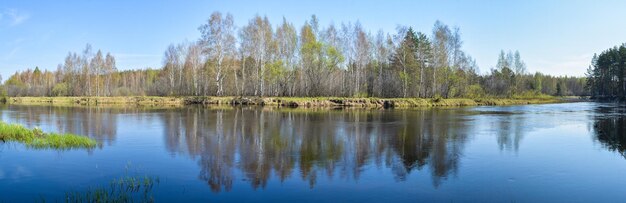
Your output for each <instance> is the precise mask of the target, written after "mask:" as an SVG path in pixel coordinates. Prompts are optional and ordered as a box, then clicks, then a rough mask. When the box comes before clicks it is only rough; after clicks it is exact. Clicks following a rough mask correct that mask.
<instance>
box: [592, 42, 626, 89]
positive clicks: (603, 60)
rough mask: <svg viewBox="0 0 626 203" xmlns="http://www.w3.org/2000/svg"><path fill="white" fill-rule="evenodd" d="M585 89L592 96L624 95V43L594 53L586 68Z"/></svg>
mask: <svg viewBox="0 0 626 203" xmlns="http://www.w3.org/2000/svg"><path fill="white" fill-rule="evenodd" d="M587 91H588V92H589V93H590V95H591V96H592V97H593V98H598V99H623V98H625V96H626V44H622V45H620V46H616V47H613V48H610V49H608V50H605V51H603V52H602V53H600V55H598V54H595V55H594V56H593V59H592V60H591V65H590V66H589V68H588V69H587Z"/></svg>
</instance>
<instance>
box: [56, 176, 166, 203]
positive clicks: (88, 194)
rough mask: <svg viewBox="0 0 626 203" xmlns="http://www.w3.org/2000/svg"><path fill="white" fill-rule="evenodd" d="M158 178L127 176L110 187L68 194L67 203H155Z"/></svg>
mask: <svg viewBox="0 0 626 203" xmlns="http://www.w3.org/2000/svg"><path fill="white" fill-rule="evenodd" d="M159 183H160V179H159V178H158V177H150V176H143V177H140V176H137V177H133V176H127V177H122V178H119V179H114V180H113V181H111V182H110V183H109V187H105V186H98V187H94V188H89V189H88V190H87V191H83V192H68V193H66V194H65V200H66V202H154V197H153V194H152V190H153V189H154V186H155V185H158V184H159Z"/></svg>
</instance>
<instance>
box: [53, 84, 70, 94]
mask: <svg viewBox="0 0 626 203" xmlns="http://www.w3.org/2000/svg"><path fill="white" fill-rule="evenodd" d="M52 95H54V96H57V97H64V96H68V95H69V91H68V88H67V83H64V82H62V83H59V84H56V85H54V87H53V88H52Z"/></svg>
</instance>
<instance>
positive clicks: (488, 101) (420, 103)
mask: <svg viewBox="0 0 626 203" xmlns="http://www.w3.org/2000/svg"><path fill="white" fill-rule="evenodd" d="M6 101H7V102H6V103H8V104H50V105H80V106H105V105H134V106H187V105H231V106H270V107H289V108H311V107H329V108H336V107H362V108H414V107H415V108H419V107H462V106H504V105H526V104H550V103H569V102H580V101H588V100H587V99H583V98H574V97H538V98H474V99H472V98H452V99H443V98H357V97H354V98H353V97H234V96H224V97H212V96H182V97H159V96H129V97H8V98H7V99H6Z"/></svg>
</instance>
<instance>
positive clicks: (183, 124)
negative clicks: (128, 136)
mask: <svg viewBox="0 0 626 203" xmlns="http://www.w3.org/2000/svg"><path fill="white" fill-rule="evenodd" d="M4 108H5V109H8V110H4V111H1V112H2V115H1V116H2V118H3V119H7V120H8V121H11V122H19V123H23V124H25V125H27V126H28V127H35V126H41V125H44V126H43V127H44V128H45V127H46V126H45V125H48V126H47V127H48V129H50V130H55V131H61V132H72V133H76V134H85V135H89V136H91V137H94V138H96V139H98V140H100V141H102V142H104V143H108V145H113V144H114V143H115V140H116V139H117V136H119V135H117V133H118V128H122V129H124V131H127V130H129V129H134V128H137V127H138V126H139V127H143V126H153V127H155V128H156V129H157V130H161V128H162V129H163V135H162V136H163V138H162V139H163V141H164V142H163V143H164V148H165V150H166V151H167V152H168V153H169V154H170V155H171V156H186V157H189V158H190V159H193V160H197V161H198V166H199V168H200V172H199V175H198V178H199V179H200V180H202V181H204V182H206V183H207V184H208V185H209V186H210V187H211V189H212V190H213V191H215V192H220V191H229V190H231V189H232V187H233V184H234V182H235V181H236V180H242V179H243V180H245V181H246V182H248V183H250V185H251V186H252V187H253V188H255V189H257V188H264V187H266V186H267V184H268V181H270V179H277V180H279V181H281V182H282V181H286V180H291V179H299V180H303V181H306V182H308V183H309V186H310V187H314V186H315V185H316V184H317V181H318V180H319V179H320V178H332V179H334V181H341V180H343V181H350V180H358V179H360V178H361V176H362V173H363V172H364V171H365V170H366V169H370V168H373V167H376V168H379V169H389V170H390V171H391V172H392V173H393V175H394V177H395V179H396V180H397V181H405V180H407V179H408V178H409V175H410V174H412V173H416V171H417V173H422V174H429V175H430V176H431V179H432V184H433V185H434V186H435V187H437V186H439V185H440V184H442V182H443V181H444V180H445V179H447V178H448V177H450V176H454V175H456V174H457V172H458V168H459V167H460V159H461V157H462V154H463V150H464V147H465V145H466V143H467V141H468V140H470V139H471V137H470V136H474V134H487V135H495V136H494V138H495V141H496V142H497V144H498V146H499V147H500V150H512V149H514V150H516V151H517V149H518V148H519V145H520V142H521V140H522V139H523V137H524V134H525V133H526V132H527V131H529V129H530V128H531V127H537V126H550V125H552V124H551V123H550V122H541V121H538V122H532V120H528V119H527V118H526V115H525V114H510V113H502V112H495V111H494V112H491V111H477V110H476V109H469V110H468V109H464V108H459V109H430V110H377V109H370V110H365V109H348V110H328V109H324V110H319V109H318V110H316V109H267V108H255V107H244V108H232V107H186V108H170V109H168V108H158V109H150V108H148V109H146V108H137V107H116V108H103V107H102V108H101V107H52V106H11V107H6V106H5V107H4ZM610 109H611V108H598V109H597V110H596V111H597V116H596V117H594V118H593V120H594V122H595V124H594V127H593V129H594V132H595V137H596V139H597V140H599V141H600V142H602V143H603V144H604V145H605V146H606V147H607V148H608V149H610V150H614V151H618V152H619V153H621V154H622V155H624V154H625V150H624V149H625V148H626V139H625V138H624V132H626V131H625V130H626V129H625V128H626V125H625V124H626V123H625V122H626V121H625V119H624V116H607V115H623V114H624V112H623V108H622V110H621V111H622V112H615V110H610ZM609 110H610V111H611V112H603V111H609ZM506 111H510V109H504V110H503V112H506ZM129 122H132V125H128V124H129ZM118 125H120V126H118ZM133 132H135V131H133ZM139 132H141V131H139ZM147 139H152V138H147ZM158 144H161V143H160V142H159V143H158ZM105 146H106V145H105Z"/></svg>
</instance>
